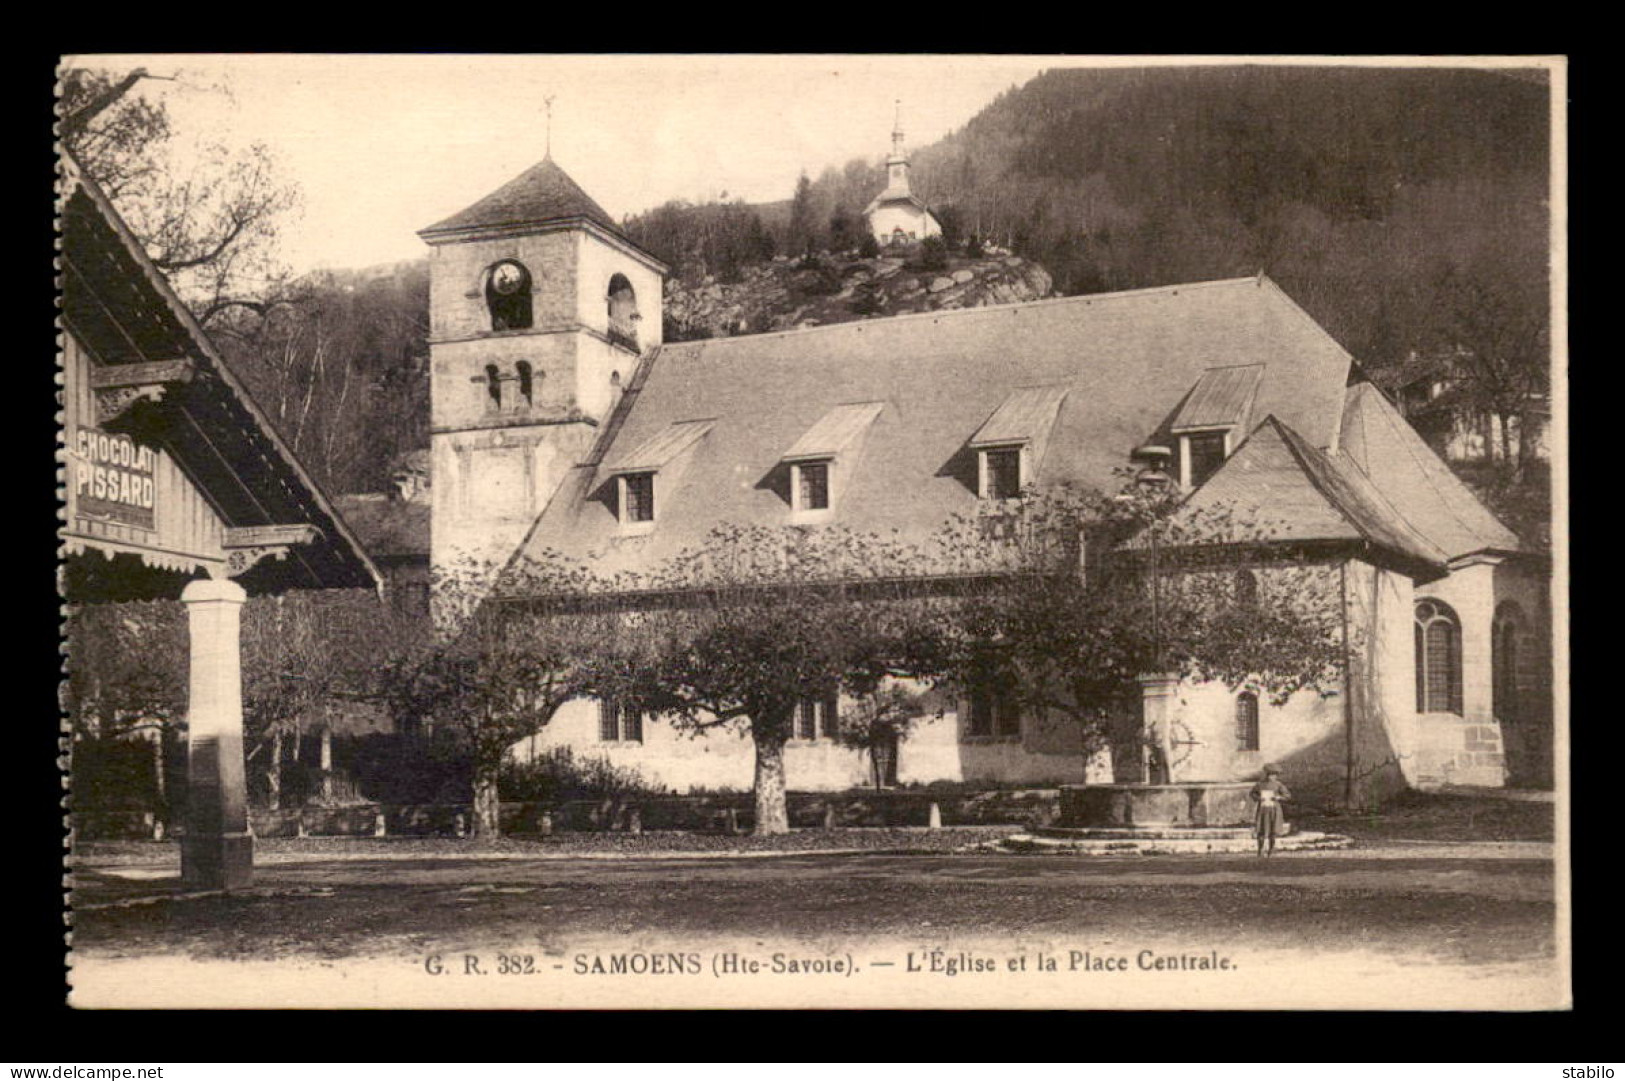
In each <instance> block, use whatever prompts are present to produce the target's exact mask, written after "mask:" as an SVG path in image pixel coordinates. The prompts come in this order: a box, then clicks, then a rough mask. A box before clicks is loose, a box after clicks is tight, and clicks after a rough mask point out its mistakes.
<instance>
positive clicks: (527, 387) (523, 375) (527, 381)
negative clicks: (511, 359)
mask: <svg viewBox="0 0 1625 1081" xmlns="http://www.w3.org/2000/svg"><path fill="white" fill-rule="evenodd" d="M514 367H515V368H516V369H517V370H518V372H519V396H520V397H521V398H523V399H524V400H525V404H526V405H532V404H534V402H535V399H534V398H533V397H532V394H533V392H534V390H535V377H534V376H533V375H532V373H531V368H530V361H528V360H521V361H520V362H519V363H517V364H515V365H514Z"/></svg>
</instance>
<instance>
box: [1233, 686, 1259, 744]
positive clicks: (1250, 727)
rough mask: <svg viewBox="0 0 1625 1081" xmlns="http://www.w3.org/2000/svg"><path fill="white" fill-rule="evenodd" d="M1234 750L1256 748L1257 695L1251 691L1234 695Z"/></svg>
mask: <svg viewBox="0 0 1625 1081" xmlns="http://www.w3.org/2000/svg"><path fill="white" fill-rule="evenodd" d="M1236 750H1238V751H1256V750H1258V695H1256V694H1254V693H1252V692H1251V691H1243V692H1242V693H1241V694H1239V695H1237V696H1236Z"/></svg>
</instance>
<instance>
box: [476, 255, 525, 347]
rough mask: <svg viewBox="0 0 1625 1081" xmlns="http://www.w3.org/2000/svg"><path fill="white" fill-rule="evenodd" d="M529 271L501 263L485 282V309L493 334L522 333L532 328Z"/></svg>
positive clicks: (513, 262)
mask: <svg viewBox="0 0 1625 1081" xmlns="http://www.w3.org/2000/svg"><path fill="white" fill-rule="evenodd" d="M530 292H531V290H530V271H528V270H526V269H525V265H524V264H523V263H519V262H515V261H514V260H512V259H504V260H503V261H502V262H500V263H497V264H496V265H495V266H493V267H492V268H491V271H490V273H489V274H487V275H486V278H485V307H486V309H487V310H488V311H489V312H490V313H491V329H492V330H524V329H526V328H528V327H529V326H530V325H531V309H530V300H531V297H530Z"/></svg>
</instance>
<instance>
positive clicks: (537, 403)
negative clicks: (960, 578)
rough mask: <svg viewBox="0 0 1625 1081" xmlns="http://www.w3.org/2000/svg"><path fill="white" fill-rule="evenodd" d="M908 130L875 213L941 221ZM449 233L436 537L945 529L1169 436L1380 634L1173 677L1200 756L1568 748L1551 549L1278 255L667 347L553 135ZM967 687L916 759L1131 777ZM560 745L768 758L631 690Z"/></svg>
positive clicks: (1406, 775) (1186, 762) (477, 556)
mask: <svg viewBox="0 0 1625 1081" xmlns="http://www.w3.org/2000/svg"><path fill="white" fill-rule="evenodd" d="M894 148H895V149H894V153H893V158H892V162H891V165H890V169H891V174H890V175H891V178H892V179H891V183H890V184H889V185H888V188H887V191H886V193H883V195H882V196H881V198H879V199H877V200H876V203H875V204H874V205H873V206H872V207H871V208H870V209H871V215H870V220H871V224H872V226H873V227H874V228H875V229H876V230H877V234H878V233H880V232H886V233H889V234H892V235H895V234H896V232H897V231H899V230H900V231H902V232H903V233H904V234H905V235H906V234H908V233H910V232H912V233H914V234H916V235H931V231H932V230H933V228H934V227H935V223H934V221H933V220H932V219H931V218H930V216H929V213H928V212H926V211H925V210H924V207H923V205H921V204H919V203H918V202H917V201H911V199H912V197H911V196H910V195H909V192H908V174H907V159H906V157H905V156H904V155H903V152H902V141H901V135H900V133H899V134H898V135H897V136H896V137H895V142H894ZM905 219H906V222H905ZM421 236H422V238H423V239H424V241H425V242H426V243H427V244H428V245H429V246H430V249H431V259H430V273H431V329H430V341H431V350H432V357H431V362H432V381H433V418H432V432H433V436H432V439H433V450H432V471H433V483H432V491H433V514H432V523H433V526H432V541H431V543H432V558H433V560H434V562H435V564H436V565H437V566H450V565H452V564H453V563H455V562H457V561H459V560H463V559H470V558H471V559H474V560H477V561H483V562H487V563H490V564H493V565H500V564H502V563H504V562H507V561H509V560H511V559H514V558H515V557H516V556H519V555H522V554H527V553H528V554H529V555H531V556H534V557H540V556H542V555H543V554H545V553H550V552H557V553H563V554H564V555H566V556H569V557H571V558H574V559H578V560H580V561H582V562H584V563H589V564H590V565H592V566H593V567H594V568H595V569H596V570H598V571H601V572H604V573H605V574H613V573H614V572H616V571H629V572H638V571H646V570H649V569H652V568H654V567H656V566H657V565H659V564H660V563H661V561H663V560H666V559H668V558H669V557H671V556H672V555H674V554H675V553H677V552H679V551H681V550H682V549H684V548H685V547H690V546H693V545H695V544H697V543H699V542H700V541H701V540H702V539H703V538H704V537H705V536H706V535H707V534H708V533H709V532H710V531H711V530H712V529H714V528H715V527H717V526H719V525H726V524H732V525H738V526H751V525H758V526H788V525H801V526H805V527H807V528H814V529H816V528H821V527H824V526H830V525H836V526H844V527H847V528H849V529H851V530H853V531H858V532H873V533H887V534H889V533H891V532H892V531H896V533H897V535H899V536H900V537H901V538H903V539H904V540H905V541H907V540H917V539H921V538H924V537H926V536H928V535H930V534H931V532H932V531H933V530H936V529H938V528H940V526H941V524H942V523H943V522H944V521H945V520H946V519H948V518H949V517H950V516H953V515H956V514H966V513H970V514H974V513H976V511H977V508H978V507H979V506H985V505H988V504H989V502H990V501H997V500H1001V499H1004V498H1007V497H1008V496H1010V495H1012V494H1014V492H1015V491H1016V490H1019V489H1020V488H1021V487H1023V486H1025V485H1029V484H1037V485H1044V484H1049V483H1061V482H1066V483H1071V484H1076V485H1082V486H1089V487H1094V488H1103V489H1104V488H1110V487H1112V486H1113V485H1114V480H1113V471H1114V469H1116V468H1117V467H1120V466H1122V465H1125V464H1127V463H1128V462H1129V460H1130V455H1131V452H1132V451H1133V450H1134V449H1135V448H1138V447H1141V446H1144V445H1146V444H1153V443H1154V444H1160V445H1162V446H1165V447H1167V448H1169V449H1170V450H1171V451H1172V452H1173V461H1172V463H1171V468H1170V470H1169V472H1170V473H1171V474H1172V475H1173V476H1174V478H1175V480H1176V481H1177V483H1178V485H1179V486H1180V488H1181V490H1182V491H1183V492H1184V493H1186V494H1187V498H1188V501H1189V503H1190V504H1191V505H1192V506H1198V505H1200V504H1201V503H1203V502H1204V501H1206V502H1217V501H1224V502H1226V503H1230V504H1240V505H1243V506H1253V507H1259V508H1263V509H1265V510H1266V511H1267V512H1268V513H1269V515H1270V517H1271V518H1272V520H1273V521H1275V522H1277V523H1278V530H1277V532H1276V534H1275V535H1274V536H1273V537H1272V541H1271V543H1273V544H1276V545H1279V546H1280V550H1281V551H1282V552H1287V551H1290V552H1291V553H1292V555H1291V557H1290V558H1291V559H1293V560H1297V561H1299V562H1303V561H1310V562H1313V563H1314V564H1315V565H1316V566H1319V567H1323V568H1324V569H1325V571H1326V573H1327V574H1329V575H1332V576H1334V577H1335V578H1336V580H1337V581H1338V583H1339V589H1340V591H1341V598H1342V619H1343V620H1344V622H1345V626H1344V631H1345V640H1346V641H1348V642H1349V643H1350V653H1351V655H1350V657H1349V666H1348V671H1349V672H1350V673H1351V675H1350V679H1349V681H1348V683H1349V685H1348V686H1346V687H1344V688H1342V690H1341V691H1340V692H1339V693H1333V694H1328V695H1322V694H1316V693H1311V692H1300V693H1299V694H1298V695H1297V696H1295V697H1294V698H1292V699H1291V700H1289V701H1287V702H1286V703H1285V704H1284V705H1280V706H1277V705H1274V704H1272V703H1271V702H1269V701H1268V700H1267V698H1265V697H1261V696H1260V695H1259V694H1258V693H1257V691H1256V690H1254V689H1249V688H1245V687H1243V688H1241V689H1239V690H1231V689H1229V688H1227V687H1226V686H1224V685H1222V684H1182V685H1179V686H1177V687H1175V688H1173V689H1172V692H1171V693H1172V695H1173V706H1172V708H1173V709H1174V710H1175V715H1176V716H1177V717H1178V719H1179V722H1180V724H1181V726H1182V728H1181V731H1182V732H1183V733H1184V734H1185V735H1186V736H1187V737H1188V738H1184V739H1182V740H1181V745H1182V750H1181V754H1182V755H1184V756H1185V757H1184V759H1183V761H1182V763H1181V773H1182V776H1184V777H1188V778H1192V779H1208V780H1235V779H1241V778H1248V777H1252V776H1256V774H1257V772H1258V770H1259V769H1260V768H1261V767H1262V766H1263V765H1264V764H1265V763H1266V762H1276V763H1282V764H1284V765H1285V767H1286V768H1287V770H1288V772H1289V775H1291V776H1292V777H1293V786H1294V788H1295V789H1297V788H1299V787H1303V788H1306V789H1310V790H1313V788H1315V787H1316V786H1325V787H1327V788H1336V787H1338V786H1340V785H1341V784H1342V781H1343V778H1344V777H1345V775H1346V772H1347V771H1348V770H1349V768H1350V763H1351V762H1354V761H1356V760H1357V762H1358V763H1359V765H1360V768H1362V769H1366V770H1368V771H1369V772H1370V773H1372V774H1379V773H1380V774H1384V775H1387V776H1389V777H1390V778H1391V780H1392V781H1393V782H1394V783H1397V784H1403V785H1411V786H1430V785H1438V784H1444V783H1461V784H1472V785H1490V786H1499V785H1504V784H1507V783H1509V782H1513V783H1540V782H1541V781H1543V780H1545V779H1546V778H1547V777H1548V775H1549V771H1550V769H1551V738H1550V737H1551V724H1552V716H1551V705H1550V671H1549V669H1548V668H1547V656H1548V651H1549V647H1548V643H1549V641H1550V625H1549V619H1548V615H1547V613H1548V610H1549V597H1548V580H1549V572H1548V568H1547V566H1546V564H1545V563H1544V562H1543V560H1542V558H1541V557H1540V556H1538V555H1537V554H1534V553H1530V552H1526V551H1524V550H1523V549H1522V547H1521V546H1520V543H1519V540H1518V538H1517V537H1516V536H1515V535H1514V534H1513V533H1512V532H1511V531H1510V530H1509V529H1507V528H1506V527H1505V526H1504V525H1503V524H1502V523H1501V522H1499V521H1497V520H1496V518H1495V517H1494V516H1492V515H1491V514H1490V513H1489V511H1487V510H1486V509H1485V508H1484V507H1483V506H1482V505H1481V504H1480V503H1479V501H1478V500H1477V499H1476V498H1475V497H1474V495H1473V494H1472V492H1471V491H1470V490H1469V489H1468V488H1466V487H1465V486H1464V485H1463V484H1462V483H1461V481H1460V480H1458V479H1457V478H1456V476H1455V475H1454V474H1453V473H1452V472H1451V471H1450V469H1449V468H1447V467H1446V466H1445V464H1444V463H1443V462H1442V461H1441V460H1440V459H1439V458H1438V457H1437V456H1436V455H1435V454H1434V453H1433V452H1432V451H1431V450H1430V449H1429V448H1428V446H1427V445H1426V444H1425V443H1424V442H1423V441H1422V439H1421V438H1420V437H1419V436H1418V435H1417V434H1416V432H1415V431H1413V430H1412V429H1411V427H1410V426H1409V425H1408V424H1407V423H1406V421H1405V420H1404V419H1403V418H1402V417H1401V416H1400V414H1399V413H1398V412H1397V411H1396V410H1395V408H1394V405H1393V403H1392V402H1391V401H1390V400H1389V399H1388V398H1387V397H1386V396H1385V395H1384V394H1383V392H1382V391H1380V390H1379V389H1378V388H1377V387H1376V386H1375V385H1373V384H1372V383H1370V382H1369V381H1368V380H1367V379H1366V378H1365V376H1364V374H1363V373H1362V370H1361V368H1360V365H1359V364H1358V363H1357V362H1356V360H1355V358H1354V357H1352V356H1350V355H1349V353H1348V352H1347V351H1346V350H1345V349H1344V348H1343V347H1342V346H1341V345H1339V344H1338V342H1337V341H1335V340H1334V339H1333V338H1332V337H1331V335H1329V334H1328V333H1327V332H1326V331H1325V330H1324V329H1323V328H1322V327H1320V326H1319V325H1318V324H1317V323H1316V322H1315V321H1314V320H1313V319H1312V318H1311V317H1310V316H1309V315H1308V314H1306V313H1305V312H1304V310H1303V309H1302V308H1300V307H1299V306H1298V305H1297V304H1296V303H1295V302H1294V301H1293V300H1292V298H1291V297H1289V296H1288V295H1287V294H1286V293H1285V292H1283V291H1282V290H1281V289H1280V288H1279V287H1278V286H1276V285H1275V284H1274V283H1273V282H1272V281H1270V280H1269V279H1268V278H1267V277H1264V276H1263V275H1259V276H1257V277H1248V278H1238V279H1231V280H1223V281H1205V282H1194V283H1187V284H1178V285H1169V286H1164V287H1160V288H1152V289H1140V290H1134V291H1131V292H1124V293H1110V294H1100V295H1090V296H1077V297H1068V298H1064V299H1055V300H1044V301H1037V302H1032V303H1023V304H1012V305H1004V306H993V307H982V308H975V309H968V310H960V311H942V312H930V313H923V314H917V315H909V316H901V317H895V318H889V319H869V320H862V321H857V322H850V323H842V324H835V325H829V326H821V327H814V328H809V329H801V330H795V331H788V332H783V333H773V334H762V335H755V336H742V337H730V338H721V339H714V340H705V341H692V342H682V343H673V344H664V343H663V342H662V341H661V311H660V307H661V293H662V283H663V277H664V275H665V273H666V267H665V266H664V265H662V263H661V262H660V260H659V259H657V258H655V257H654V256H653V255H651V254H650V253H648V252H646V251H644V250H642V249H641V248H639V247H638V245H637V244H635V243H633V242H632V241H631V240H630V239H628V238H627V236H626V235H624V234H623V233H622V232H621V230H620V229H618V228H617V227H616V225H615V224H614V222H613V220H612V219H611V218H610V217H609V215H607V214H606V213H605V212H604V210H603V209H602V208H601V207H600V206H599V205H598V204H597V203H596V202H594V201H593V199H592V198H591V197H590V196H588V195H587V194H586V193H585V192H584V191H582V190H581V188H580V187H579V186H578V185H577V184H576V183H575V182H574V181H572V180H571V179H570V177H569V176H568V175H567V174H566V173H565V171H564V170H563V169H562V168H560V166H559V165H558V164H557V163H556V162H554V161H553V160H551V158H548V159H547V160H544V161H542V162H541V163H540V164H539V165H536V166H534V167H533V168H531V169H529V170H527V171H526V172H524V173H522V174H521V175H519V176H518V177H516V178H515V179H513V180H512V181H510V182H509V183H508V184H506V185H504V186H503V187H501V188H500V189H498V190H497V191H495V192H493V193H492V194H490V195H488V196H486V197H485V198H483V199H480V200H479V201H477V202H475V203H474V204H473V205H472V206H470V207H469V208H468V209H466V210H464V211H462V212H460V213H458V214H455V215H452V216H451V217H449V218H447V219H445V220H443V221H441V222H438V223H437V224H435V225H432V226H430V227H429V228H427V229H424V230H423V231H422V233H421ZM775 477H778V478H780V479H786V478H787V480H786V482H785V483H782V484H781V483H770V482H769V481H770V479H771V478H775ZM1257 573H1259V574H1260V575H1267V574H1269V573H1271V571H1270V565H1267V564H1266V565H1260V567H1259V568H1258V569H1257ZM936 705H937V707H938V709H937V711H934V713H933V716H932V717H931V718H929V719H927V720H926V721H925V722H923V723H922V724H921V725H920V726H918V727H917V728H916V729H915V730H914V732H913V733H911V734H910V735H909V737H908V738H907V740H906V741H905V742H904V743H903V744H902V746H901V747H900V748H899V749H898V753H897V759H896V762H895V763H894V774H895V780H896V781H897V782H898V783H904V784H906V783H910V782H919V783H927V782H932V781H968V782H1022V783H1053V782H1062V781H1065V782H1075V781H1081V780H1113V779H1132V778H1115V777H1114V776H1113V774H1114V772H1121V771H1122V770H1123V769H1124V768H1125V767H1124V764H1123V763H1116V764H1114V763H1113V762H1111V761H1110V760H1109V756H1108V759H1106V760H1102V759H1101V758H1100V757H1099V756H1095V757H1087V756H1085V755H1082V754H1080V753H1079V752H1078V750H1077V748H1076V747H1074V746H1071V745H1070V741H1069V740H1068V739H1067V738H1066V736H1065V734H1064V733H1058V732H1057V731H1056V729H1055V728H1054V727H1053V726H1050V725H1046V724H1043V723H1039V719H1036V718H1030V717H1023V716H1021V715H1019V714H1018V713H1015V712H1013V711H1010V710H1004V709H990V708H987V704H986V703H980V702H974V701H950V700H943V701H939V702H937V703H936ZM842 708H843V704H842V702H841V701H840V700H839V698H838V697H833V696H832V697H830V698H828V699H826V700H823V701H820V702H816V703H811V704H809V707H808V708H807V709H806V710H805V711H804V713H805V716H804V717H802V718H801V719H800V720H799V721H798V725H797V731H796V737H797V738H795V739H793V740H792V741H791V743H790V744H789V746H788V747H787V749H786V754H785V769H786V774H787V779H788V783H789V785H790V786H791V787H792V788H794V789H803V790H806V789H837V788H845V787H849V786H851V785H854V784H862V783H865V782H866V781H867V780H868V777H869V773H868V765H867V764H866V762H865V761H864V760H863V758H862V757H861V756H860V755H859V754H858V753H857V752H854V751H851V750H848V749H846V748H845V747H842V746H840V745H838V744H837V743H836V741H834V740H833V739H832V738H831V735H832V731H833V724H832V723H831V722H832V719H833V717H834V716H835V715H836V714H838V711H839V710H840V709H842ZM554 746H570V747H573V748H575V749H576V750H577V751H578V752H584V753H588V754H592V755H596V756H600V757H603V758H607V759H609V760H610V761H612V762H613V763H614V764H616V765H617V766H623V767H631V768H635V769H636V770H638V771H639V772H640V773H641V774H643V775H644V776H645V778H646V779H647V780H648V781H650V782H651V783H654V784H659V785H664V786H666V787H668V788H671V789H674V790H678V791H687V790H690V789H693V788H696V787H706V788H711V789H716V788H725V787H733V788H738V789H748V788H749V787H750V784H751V775H752V760H753V759H752V745H751V743H750V740H749V738H748V737H747V736H745V735H742V734H741V735H734V734H731V733H730V732H727V731H714V732H711V733H709V734H707V735H705V736H703V737H700V738H692V737H685V736H683V735H681V734H680V733H679V732H678V731H677V730H676V729H675V728H674V727H673V726H671V725H669V724H667V723H665V722H663V721H662V719H661V718H659V717H639V716H630V715H627V714H626V713H625V712H624V711H619V710H616V709H615V708H614V707H613V705H611V704H603V703H597V702H592V701H575V702H572V703H569V704H567V705H566V706H564V707H563V708H562V709H561V710H560V712H559V713H558V715H557V716H556V717H555V718H554V719H553V721H552V722H551V723H550V724H549V725H548V726H547V727H546V728H545V729H544V730H543V731H542V732H541V733H540V734H539V735H537V736H535V737H533V738H532V739H529V740H527V741H525V742H524V743H523V744H521V745H520V746H518V747H516V748H515V753H516V754H519V755H527V754H535V753H539V752H541V751H544V750H546V749H548V748H550V747H554Z"/></svg>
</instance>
